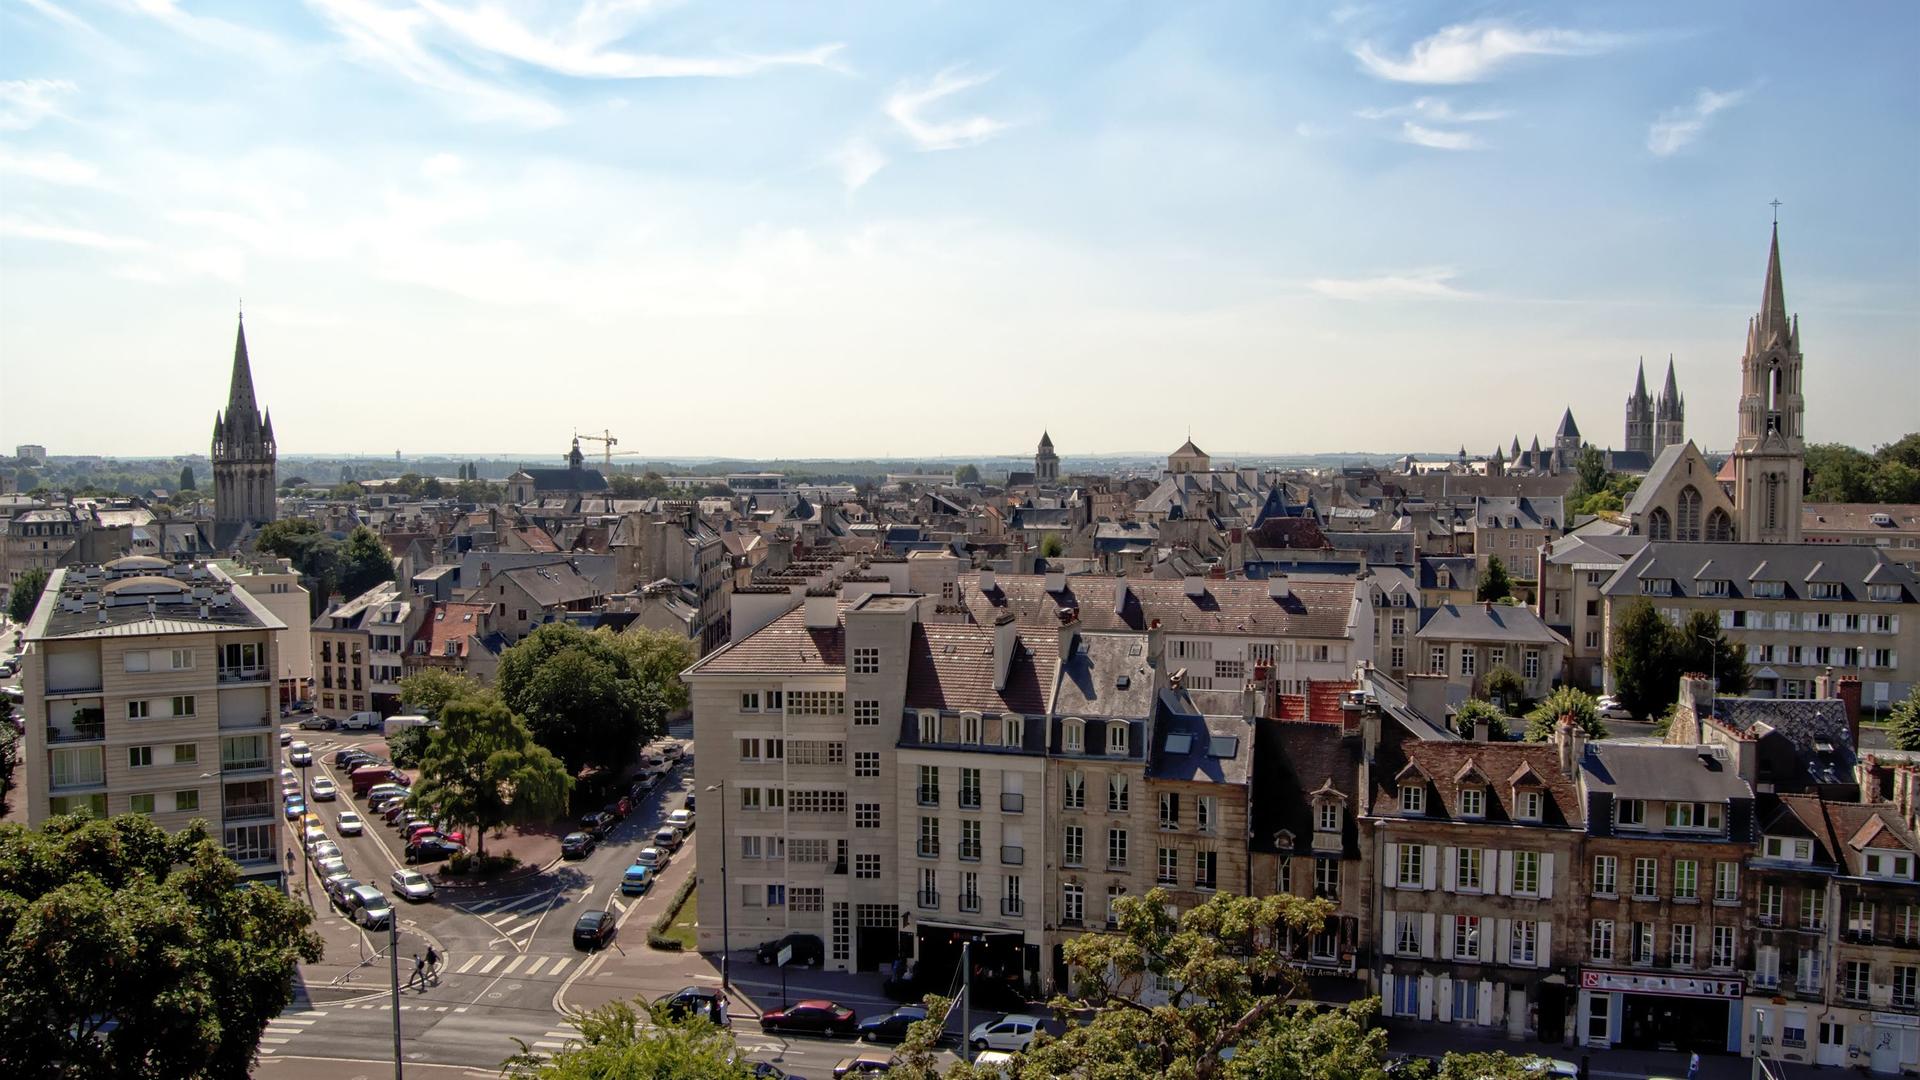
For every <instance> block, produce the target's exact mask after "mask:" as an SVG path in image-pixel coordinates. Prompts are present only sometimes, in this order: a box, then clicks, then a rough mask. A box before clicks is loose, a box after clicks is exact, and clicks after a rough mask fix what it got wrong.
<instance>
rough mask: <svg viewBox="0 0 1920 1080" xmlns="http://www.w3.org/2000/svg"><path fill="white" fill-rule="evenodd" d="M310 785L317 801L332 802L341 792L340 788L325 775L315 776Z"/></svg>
mask: <svg viewBox="0 0 1920 1080" xmlns="http://www.w3.org/2000/svg"><path fill="white" fill-rule="evenodd" d="M310 787H311V790H312V792H313V798H314V801H315V802H332V801H333V800H334V799H335V798H337V797H338V796H339V794H340V789H339V788H337V787H335V786H334V784H333V781H332V780H330V779H328V778H327V777H324V776H316V777H314V778H313V783H312V785H310Z"/></svg>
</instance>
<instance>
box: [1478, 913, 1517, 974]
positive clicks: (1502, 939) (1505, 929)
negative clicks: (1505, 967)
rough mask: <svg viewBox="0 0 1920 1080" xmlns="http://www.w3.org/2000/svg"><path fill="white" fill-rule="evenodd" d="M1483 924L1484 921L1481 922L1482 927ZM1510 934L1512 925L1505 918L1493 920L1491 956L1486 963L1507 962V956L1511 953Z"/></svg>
mask: <svg viewBox="0 0 1920 1080" xmlns="http://www.w3.org/2000/svg"><path fill="white" fill-rule="evenodd" d="M1485 925H1486V924H1485V923H1482V924H1481V926H1482V927H1484V926H1485ZM1512 935H1513V926H1512V924H1511V923H1509V922H1508V921H1507V920H1505V919H1495V920H1493V956H1492V957H1491V958H1489V960H1488V963H1493V964H1504V963H1506V962H1507V957H1508V956H1510V955H1511V954H1512V948H1513V942H1512V940H1511V938H1512Z"/></svg>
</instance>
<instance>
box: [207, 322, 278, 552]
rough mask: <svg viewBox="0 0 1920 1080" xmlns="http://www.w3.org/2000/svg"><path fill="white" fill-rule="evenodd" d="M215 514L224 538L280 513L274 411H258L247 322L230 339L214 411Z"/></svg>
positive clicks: (218, 530) (225, 539)
mask: <svg viewBox="0 0 1920 1080" xmlns="http://www.w3.org/2000/svg"><path fill="white" fill-rule="evenodd" d="M212 456H213V519H214V525H215V528H216V532H217V533H218V536H219V539H220V540H221V541H222V542H223V543H224V542H226V541H228V540H231V539H232V538H233V537H234V536H237V535H238V534H239V533H240V532H241V531H243V530H244V529H245V527H246V526H249V525H263V524H265V523H267V522H269V521H272V520H273V519H274V518H275V517H276V516H278V507H277V506H276V504H275V502H274V475H273V469H274V462H275V460H276V458H277V456H278V455H277V453H276V449H275V446H274V441H273V414H272V412H271V411H269V412H268V413H267V414H266V415H265V416H264V417H263V416H261V415H260V409H259V406H258V405H256V404H255V403H254V400H253V369H252V368H251V366H249V364H248V361H247V327H246V323H244V322H242V323H241V324H240V329H239V331H238V333H237V334H236V335H235V337H234V340H233V381H232V384H231V385H230V386H229V387H228V389H227V411H226V413H225V415H222V414H220V413H214V414H213V454H212Z"/></svg>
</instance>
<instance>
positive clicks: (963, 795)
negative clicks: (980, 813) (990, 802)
mask: <svg viewBox="0 0 1920 1080" xmlns="http://www.w3.org/2000/svg"><path fill="white" fill-rule="evenodd" d="M960 809H962V810H978V809H980V792H978V791H976V790H972V789H970V788H961V789H960Z"/></svg>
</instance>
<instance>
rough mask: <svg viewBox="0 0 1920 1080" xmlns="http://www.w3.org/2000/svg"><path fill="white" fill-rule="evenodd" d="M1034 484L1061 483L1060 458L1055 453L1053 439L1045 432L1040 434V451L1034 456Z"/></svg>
mask: <svg viewBox="0 0 1920 1080" xmlns="http://www.w3.org/2000/svg"><path fill="white" fill-rule="evenodd" d="M1033 482H1034V483H1036V484H1057V483H1059V482H1060V458H1059V455H1057V454H1055V453H1054V452H1053V437H1052V436H1051V435H1048V434H1047V433H1046V432H1044V431H1043V432H1041V433H1040V450H1039V452H1038V453H1035V454H1034V455H1033Z"/></svg>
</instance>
